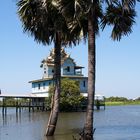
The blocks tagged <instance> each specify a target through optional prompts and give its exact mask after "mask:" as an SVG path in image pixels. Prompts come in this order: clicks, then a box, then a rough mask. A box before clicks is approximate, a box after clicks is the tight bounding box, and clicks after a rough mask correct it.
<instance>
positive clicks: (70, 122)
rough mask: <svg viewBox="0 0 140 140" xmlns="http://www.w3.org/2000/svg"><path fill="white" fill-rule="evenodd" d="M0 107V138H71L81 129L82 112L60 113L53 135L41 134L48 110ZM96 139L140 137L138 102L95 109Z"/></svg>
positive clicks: (0, 139) (37, 139)
mask: <svg viewBox="0 0 140 140" xmlns="http://www.w3.org/2000/svg"><path fill="white" fill-rule="evenodd" d="M1 112H2V111H1V109H0V140H19V139H20V140H73V136H74V137H77V134H78V133H79V132H80V131H81V130H82V128H83V125H84V119H85V115H86V114H85V113H84V112H73V113H60V115H59V120H58V125H57V128H56V133H55V136H54V137H48V138H46V137H45V136H44V134H45V129H46V126H47V121H48V116H49V112H31V113H29V112H28V110H22V112H21V113H18V114H16V110H15V109H13V108H9V109H8V110H7V115H2V113H1ZM94 118H95V119H94V124H95V126H94V127H95V128H96V131H95V135H94V139H95V140H140V106H136V105H134V106H109V107H107V108H106V110H103V109H101V110H100V111H95V115H94Z"/></svg>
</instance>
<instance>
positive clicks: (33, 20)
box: [17, 0, 78, 136]
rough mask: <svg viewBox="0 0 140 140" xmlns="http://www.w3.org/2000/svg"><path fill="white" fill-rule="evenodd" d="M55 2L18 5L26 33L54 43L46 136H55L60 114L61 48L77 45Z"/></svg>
mask: <svg viewBox="0 0 140 140" xmlns="http://www.w3.org/2000/svg"><path fill="white" fill-rule="evenodd" d="M55 5H56V4H55V1H54V0H20V1H19V2H18V3H17V6H18V14H19V17H20V20H21V21H22V24H23V29H24V32H28V33H29V34H30V35H31V36H33V37H34V39H35V41H37V42H38V43H43V44H44V45H49V44H51V42H54V47H55V57H54V84H55V91H54V96H53V97H54V98H53V107H52V110H51V113H50V117H49V121H48V127H47V130H46V135H47V136H50V135H53V134H54V131H55V128H56V123H57V119H58V113H59V101H60V86H61V84H60V77H61V46H62V45H66V44H69V45H71V44H72V43H74V44H75V43H76V41H78V40H77V38H76V36H75V35H73V36H72V34H70V32H69V29H68V28H67V25H66V22H65V19H64V17H63V16H62V15H61V13H60V12H59V11H58V10H57V8H56V6H55Z"/></svg>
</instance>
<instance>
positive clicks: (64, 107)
mask: <svg viewBox="0 0 140 140" xmlns="http://www.w3.org/2000/svg"><path fill="white" fill-rule="evenodd" d="M53 93H54V87H53V85H51V86H50V87H49V97H48V98H46V103H47V109H50V108H51V98H52V95H53ZM84 100H85V98H84V97H83V96H81V95H80V87H79V82H77V81H74V80H70V79H68V78H65V79H62V81H61V95H60V111H74V110H77V109H78V108H79V107H81V103H82V102H83V101H84Z"/></svg>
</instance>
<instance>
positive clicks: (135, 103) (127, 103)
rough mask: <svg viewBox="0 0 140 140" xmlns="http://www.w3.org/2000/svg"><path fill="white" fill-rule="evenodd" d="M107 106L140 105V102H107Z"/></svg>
mask: <svg viewBox="0 0 140 140" xmlns="http://www.w3.org/2000/svg"><path fill="white" fill-rule="evenodd" d="M105 105H106V106H112V105H114V106H117V105H140V101H125V102H121V101H120V102H116V101H115V102H109V101H108V102H105Z"/></svg>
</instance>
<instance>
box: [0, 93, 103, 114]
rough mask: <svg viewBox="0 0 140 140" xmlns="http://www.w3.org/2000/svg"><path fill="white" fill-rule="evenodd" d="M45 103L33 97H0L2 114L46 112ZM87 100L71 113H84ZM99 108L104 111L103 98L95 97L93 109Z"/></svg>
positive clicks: (43, 99)
mask: <svg viewBox="0 0 140 140" xmlns="http://www.w3.org/2000/svg"><path fill="white" fill-rule="evenodd" d="M46 104H47V103H46V102H45V97H35V96H29V95H27V96H17V95H15V96H14V95H0V107H1V108H2V114H7V108H9V107H13V108H15V111H16V113H18V112H21V110H22V109H23V108H25V109H28V111H29V112H31V111H33V112H34V111H35V110H41V111H47V110H48V107H47V105H46ZM86 106H87V100H85V102H83V103H82V105H80V106H79V107H78V106H77V107H76V108H73V109H72V111H86ZM101 107H102V108H103V109H104V110H105V97H104V96H101V95H100V96H99V95H96V96H95V103H94V108H95V109H97V110H100V109H101Z"/></svg>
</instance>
